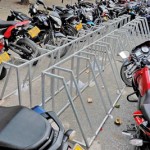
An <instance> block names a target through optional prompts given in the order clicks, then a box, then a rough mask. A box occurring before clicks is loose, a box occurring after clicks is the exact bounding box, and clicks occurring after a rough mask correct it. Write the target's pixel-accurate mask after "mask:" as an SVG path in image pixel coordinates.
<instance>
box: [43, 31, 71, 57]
mask: <svg viewBox="0 0 150 150" xmlns="http://www.w3.org/2000/svg"><path fill="white" fill-rule="evenodd" d="M62 38H63V37H54V38H51V35H50V34H49V35H48V36H47V37H46V39H45V42H44V44H48V45H52V46H56V47H57V46H62V45H63V44H64V40H63V39H62ZM67 52H68V47H64V48H62V49H61V50H60V58H62V57H64V56H65V55H66V53H67ZM53 55H54V59H56V58H57V57H58V51H57V52H56V53H55V52H54V53H53Z"/></svg>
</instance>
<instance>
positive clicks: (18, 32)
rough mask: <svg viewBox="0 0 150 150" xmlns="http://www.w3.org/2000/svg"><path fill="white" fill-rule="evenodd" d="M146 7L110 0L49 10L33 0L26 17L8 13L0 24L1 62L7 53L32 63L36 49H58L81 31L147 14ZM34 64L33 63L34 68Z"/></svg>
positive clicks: (0, 75)
mask: <svg viewBox="0 0 150 150" xmlns="http://www.w3.org/2000/svg"><path fill="white" fill-rule="evenodd" d="M145 7H146V6H145V5H143V4H139V3H136V2H130V3H128V7H126V6H122V4H120V3H118V2H117V3H116V2H114V1H112V0H110V1H100V2H99V1H98V0H96V2H95V3H90V2H84V1H82V0H78V3H75V4H74V5H66V7H60V6H52V7H49V6H46V4H45V3H44V1H43V0H36V2H35V3H34V4H29V11H28V13H29V15H26V14H24V13H22V12H18V11H14V10H10V15H9V16H8V17H7V21H4V20H0V51H1V56H0V62H2V61H9V60H10V57H11V55H10V54H8V53H7V52H8V50H12V51H13V52H15V53H16V54H17V55H19V56H20V57H21V58H22V59H26V60H31V59H33V58H35V57H38V56H39V55H41V52H40V51H39V48H38V47H45V45H46V44H48V45H52V46H61V45H63V44H64V41H65V40H64V38H66V37H69V36H70V37H77V36H78V33H79V32H80V30H83V29H84V30H88V29H90V28H91V27H93V26H97V25H102V22H105V21H108V20H109V19H114V18H116V17H119V16H121V15H123V14H130V15H131V16H132V19H134V18H135V15H136V14H138V15H141V14H140V11H141V10H142V12H143V14H142V15H144V14H148V13H147V11H146V10H145ZM142 8H143V9H142ZM147 18H148V17H147ZM67 51H68V48H67V47H66V48H64V49H63V50H62V51H61V52H60V56H59V57H60V58H62V57H63V56H65V55H66V53H67ZM55 58H57V54H56V56H55ZM37 63H38V61H35V62H34V63H33V66H34V65H36V64H37ZM0 72H1V73H0V80H2V79H3V78H4V77H5V76H6V74H7V69H6V68H5V66H2V67H1V69H0Z"/></svg>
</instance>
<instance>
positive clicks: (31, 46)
mask: <svg viewBox="0 0 150 150" xmlns="http://www.w3.org/2000/svg"><path fill="white" fill-rule="evenodd" d="M17 45H19V46H22V47H24V48H26V49H28V50H30V51H31V53H30V54H29V53H27V52H24V54H23V55H20V57H21V58H23V59H27V60H32V59H33V58H36V57H38V56H39V55H40V52H39V50H38V46H37V45H36V44H35V43H34V42H33V41H31V40H30V39H28V38H22V39H19V40H18V41H17ZM37 63H38V60H37V61H35V62H33V66H35V65H36V64H37Z"/></svg>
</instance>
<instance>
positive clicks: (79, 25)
mask: <svg viewBox="0 0 150 150" xmlns="http://www.w3.org/2000/svg"><path fill="white" fill-rule="evenodd" d="M81 29H82V23H79V24H78V25H76V30H77V31H79V30H81Z"/></svg>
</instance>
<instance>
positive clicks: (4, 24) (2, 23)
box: [0, 19, 17, 28]
mask: <svg viewBox="0 0 150 150" xmlns="http://www.w3.org/2000/svg"><path fill="white" fill-rule="evenodd" d="M16 23H17V22H16V21H4V20H1V19H0V28H6V27H9V26H12V25H15V24H16Z"/></svg>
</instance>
